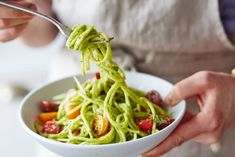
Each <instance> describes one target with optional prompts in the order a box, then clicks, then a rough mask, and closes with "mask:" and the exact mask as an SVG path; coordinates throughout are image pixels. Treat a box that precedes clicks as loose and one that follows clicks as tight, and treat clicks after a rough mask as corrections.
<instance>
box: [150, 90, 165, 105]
mask: <svg viewBox="0 0 235 157" xmlns="http://www.w3.org/2000/svg"><path fill="white" fill-rule="evenodd" d="M146 98H147V99H148V100H149V101H151V102H152V103H154V104H156V105H159V106H161V104H162V98H161V95H160V94H159V93H158V92H157V91H155V90H152V91H149V92H148V93H147V94H146Z"/></svg>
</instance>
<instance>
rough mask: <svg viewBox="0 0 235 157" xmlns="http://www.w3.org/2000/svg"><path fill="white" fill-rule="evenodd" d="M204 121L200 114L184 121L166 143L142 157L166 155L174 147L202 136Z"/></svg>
mask: <svg viewBox="0 0 235 157" xmlns="http://www.w3.org/2000/svg"><path fill="white" fill-rule="evenodd" d="M184 119H185V117H184ZM203 119H204V117H203V115H202V114H200V113H199V114H198V115H197V116H195V117H193V118H191V119H190V120H188V121H185V120H184V122H182V123H181V124H180V125H179V126H178V128H176V130H175V131H174V132H173V133H172V134H171V135H170V136H169V137H168V138H167V139H166V140H165V141H164V142H162V143H161V144H160V145H159V146H157V147H156V148H154V149H153V150H151V151H150V152H148V153H145V154H144V155H143V156H142V157H156V156H161V155H164V154H165V153H166V152H168V151H170V150H171V149H173V148H174V147H177V146H179V145H181V144H182V143H183V142H185V141H187V140H189V139H192V138H194V137H195V136H197V135H199V134H201V133H202V132H203V127H204V126H202V125H201V123H202V121H203Z"/></svg>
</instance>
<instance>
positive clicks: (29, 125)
mask: <svg viewBox="0 0 235 157" xmlns="http://www.w3.org/2000/svg"><path fill="white" fill-rule="evenodd" d="M92 77H94V74H87V75H86V76H81V75H78V76H77V78H78V80H79V81H80V82H81V83H82V82H84V81H85V80H87V79H88V78H92ZM126 82H127V84H128V85H129V86H131V87H133V88H135V89H138V90H141V91H144V92H148V91H150V90H157V91H158V92H159V93H160V94H161V96H162V98H165V97H166V96H167V94H168V93H169V91H170V90H171V89H172V87H173V85H172V84H171V83H169V82H167V81H165V80H163V79H160V78H158V77H156V76H152V75H148V74H144V73H137V72H126ZM73 87H75V82H74V80H73V77H68V78H64V79H61V80H58V81H55V82H52V83H49V84H47V85H44V86H43V87H41V88H39V89H36V90H34V91H32V92H31V93H30V94H29V95H27V96H26V97H25V98H24V100H23V101H22V104H21V108H20V114H19V115H20V120H21V124H22V126H23V128H24V129H25V130H26V131H27V132H28V133H29V134H31V135H33V136H34V137H36V138H37V139H38V140H42V141H44V142H46V143H51V144H57V143H58V144H57V145H60V144H61V145H62V144H64V145H63V146H66V147H76V146H77V148H78V147H83V146H84V145H83V146H81V145H71V144H65V143H59V142H55V141H52V140H49V139H46V138H44V137H41V136H39V135H37V134H36V133H35V132H34V121H35V119H36V118H37V116H38V114H39V108H38V104H39V102H41V101H42V100H50V99H51V98H52V97H53V96H55V95H57V94H61V93H63V92H66V91H67V90H68V89H70V88H73ZM167 110H168V111H169V112H170V113H171V114H172V116H173V118H174V119H175V121H174V122H173V123H172V124H171V125H172V126H174V127H176V125H177V124H178V123H179V121H180V120H181V118H182V116H183V114H184V112H185V102H184V101H182V102H180V103H179V104H178V105H176V106H175V107H169V108H167ZM171 125H170V126H168V127H167V128H165V129H163V130H161V131H160V132H159V136H161V135H162V134H161V133H164V130H165V131H166V132H168V133H167V134H169V133H170V131H172V130H173V129H171ZM157 134H158V133H157ZM151 136H152V137H154V138H155V134H153V135H150V136H147V137H144V138H141V139H138V140H143V141H146V140H149V139H151ZM164 136H166V135H164ZM164 138H165V137H164ZM138 140H134V141H137V142H138ZM161 140H163V138H161ZM154 141H155V140H154V139H153V144H154ZM53 142H54V143H53ZM131 142H132V141H129V142H124V143H119V144H115V145H126V143H131ZM139 142H141V141H139ZM158 143H160V141H158ZM132 144H133V142H132ZM153 144H152V146H153ZM110 145H112V144H106V146H107V147H108V146H110ZM98 146H99V147H103V146H104V145H102V146H101V145H98ZM91 147H92V145H89V148H91ZM146 149H147V147H146ZM148 149H149V148H148Z"/></svg>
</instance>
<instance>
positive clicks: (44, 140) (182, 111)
mask: <svg viewBox="0 0 235 157" xmlns="http://www.w3.org/2000/svg"><path fill="white" fill-rule="evenodd" d="M93 73H94V72H88V73H87V74H86V75H91V74H93ZM125 74H137V75H139V74H140V75H143V76H145V77H154V78H155V79H159V80H161V81H163V82H165V83H167V84H169V85H171V86H172V87H173V84H172V83H171V82H169V81H167V80H165V79H162V78H160V77H158V76H154V75H151V74H147V73H142V72H135V71H134V72H133V71H125ZM86 75H84V76H86ZM73 76H82V75H81V74H76V75H70V76H67V77H64V78H60V79H57V80H55V81H51V82H48V83H45V84H43V85H41V86H40V87H38V88H35V89H34V90H32V91H31V92H30V93H28V94H27V95H26V96H25V97H24V98H23V99H22V101H21V103H20V108H19V112H18V119H19V121H20V124H21V126H22V127H23V129H24V130H25V131H26V132H27V133H28V134H29V135H31V136H33V137H34V138H36V139H37V140H39V142H40V141H43V142H45V143H49V144H53V145H58V146H61V147H62V146H63V147H69V148H89V149H96V148H100V147H103V148H104V147H113V146H120V145H127V144H131V143H136V142H138V141H143V140H147V139H148V138H151V137H153V136H155V135H157V134H159V133H161V132H164V131H166V130H168V129H169V128H170V126H172V125H174V124H175V123H177V122H178V121H179V123H180V121H181V120H182V118H183V115H184V113H185V111H186V102H185V100H182V101H181V102H179V103H178V104H177V105H179V104H180V105H182V110H180V112H179V114H178V116H177V117H176V119H175V120H174V121H173V123H171V124H170V125H168V126H167V127H166V128H164V129H162V130H159V131H158V132H156V133H153V134H151V135H148V136H145V137H142V138H139V139H135V140H131V141H125V142H119V143H110V144H71V143H63V142H59V141H55V140H52V139H48V138H46V137H43V136H41V135H39V134H37V133H36V132H35V131H33V130H32V129H30V128H29V127H28V126H27V125H26V123H25V122H24V120H23V108H24V104H25V102H26V101H27V100H28V99H29V98H30V97H31V96H32V95H33V94H35V92H37V91H40V90H42V89H43V88H45V87H47V86H49V85H51V84H56V83H58V82H60V81H63V80H66V79H69V78H72V77H73ZM177 105H176V106H177ZM176 127H177V126H176Z"/></svg>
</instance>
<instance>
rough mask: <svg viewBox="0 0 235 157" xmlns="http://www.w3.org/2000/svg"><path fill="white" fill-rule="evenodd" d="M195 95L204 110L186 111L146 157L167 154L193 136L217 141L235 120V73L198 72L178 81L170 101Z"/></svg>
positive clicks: (168, 99) (194, 138) (207, 140)
mask: <svg viewBox="0 0 235 157" xmlns="http://www.w3.org/2000/svg"><path fill="white" fill-rule="evenodd" d="M193 96H196V97H197V102H198V106H199V108H200V112H199V113H198V114H196V115H192V114H190V113H188V112H186V114H185V116H184V118H183V120H182V122H181V123H180V125H179V126H178V127H177V128H176V129H175V130H174V132H173V133H172V134H171V135H170V136H169V137H168V138H167V139H166V140H165V141H163V142H162V143H161V144H160V145H159V146H157V147H156V148H154V149H153V150H151V151H149V152H147V153H145V154H144V155H143V157H157V156H161V155H164V154H165V153H167V152H168V151H170V150H171V149H173V148H174V147H177V146H180V145H181V144H182V143H183V142H185V141H187V140H190V139H193V140H195V141H196V142H199V143H203V144H214V143H216V142H217V141H218V140H219V139H220V137H221V136H222V135H223V133H224V132H225V131H226V130H227V129H228V128H229V127H230V126H231V125H232V124H233V123H234V122H235V114H234V112H235V77H233V76H231V75H228V74H223V73H215V72H198V73H196V74H194V75H192V76H191V77H189V78H186V79H185V80H183V81H181V82H179V83H177V84H176V85H175V86H174V88H173V89H172V91H171V92H170V94H169V95H168V97H167V99H166V103H168V104H169V105H175V104H177V103H178V102H179V101H181V100H183V99H187V98H189V97H193Z"/></svg>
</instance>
